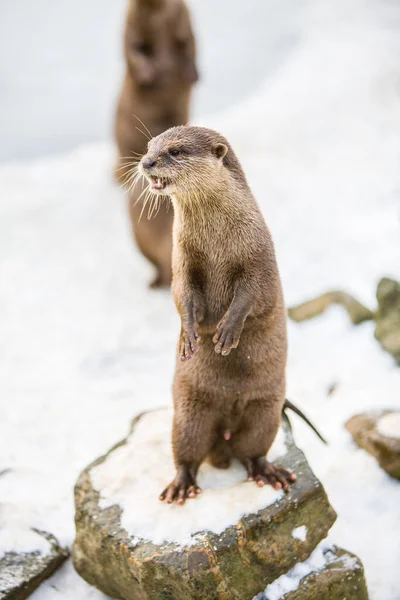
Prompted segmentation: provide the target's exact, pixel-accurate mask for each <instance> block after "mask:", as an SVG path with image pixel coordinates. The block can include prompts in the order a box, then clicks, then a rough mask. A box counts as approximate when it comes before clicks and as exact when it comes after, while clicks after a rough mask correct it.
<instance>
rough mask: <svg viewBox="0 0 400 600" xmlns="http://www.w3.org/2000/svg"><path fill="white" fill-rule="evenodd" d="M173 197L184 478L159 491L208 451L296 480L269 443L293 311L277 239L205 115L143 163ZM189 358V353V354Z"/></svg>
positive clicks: (177, 490)
mask: <svg viewBox="0 0 400 600" xmlns="http://www.w3.org/2000/svg"><path fill="white" fill-rule="evenodd" d="M139 171H140V172H141V173H142V174H143V175H145V177H146V179H147V181H148V182H149V186H150V187H151V189H152V190H153V191H154V193H155V194H164V193H165V194H169V195H170V197H171V199H172V202H173V204H174V215H175V216H174V228H173V259H172V264H173V281H172V291H173V295H174V300H175V304H176V306H177V309H178V312H179V314H180V317H181V334H180V340H179V344H178V352H177V363H176V370H175V379H174V386H173V396H174V422H173V432H172V445H173V452H174V460H175V466H176V470H177V472H176V476H175V479H174V480H173V481H172V482H171V483H170V485H169V486H168V487H167V488H166V489H165V490H164V491H163V492H162V494H161V496H160V498H161V500H167V502H174V501H177V502H178V503H179V504H183V503H184V502H185V500H186V499H187V498H194V497H195V496H196V495H197V494H198V493H199V491H200V489H199V487H198V485H197V480H196V475H197V471H198V468H199V466H200V465H201V463H202V462H203V461H204V460H205V459H206V457H207V456H209V457H210V459H211V461H212V463H213V464H214V465H215V466H217V467H220V468H226V467H228V466H229V463H230V460H231V458H237V459H239V460H240V461H241V462H242V463H243V464H244V465H245V467H246V469H247V476H248V479H249V480H252V481H255V482H256V483H257V485H259V486H263V485H265V484H271V485H272V486H273V487H274V488H275V489H282V488H283V489H284V490H287V489H288V488H289V485H290V484H291V483H293V481H294V480H295V475H294V474H292V473H289V472H288V471H286V470H285V469H283V468H281V467H278V466H276V465H274V464H272V463H270V462H269V461H268V460H267V458H266V454H267V452H268V451H269V449H270V447H271V445H272V442H273V440H274V438H275V436H276V434H277V431H278V428H279V424H280V422H281V415H282V409H283V408H284V404H285V367H286V350H287V338H286V311H285V305H284V300H283V294H282V288H281V282H280V277H279V271H278V266H277V263H276V258H275V250H274V245H273V242H272V239H271V235H270V232H269V230H268V228H267V226H266V224H265V221H264V218H263V216H262V214H261V211H260V209H259V207H258V206H257V203H256V201H255V199H254V197H253V195H252V193H251V191H250V188H249V186H248V184H247V181H246V177H245V174H244V172H243V170H242V167H241V165H240V163H239V161H238V159H237V157H236V155H235V153H234V152H233V150H232V148H231V146H230V145H229V143H228V142H227V140H226V139H225V138H224V137H222V136H221V135H219V134H218V133H216V132H215V131H212V130H210V129H205V128H202V127H189V126H186V127H174V128H172V129H169V130H168V131H166V132H164V133H162V134H161V135H159V136H158V137H156V138H154V139H152V140H151V141H150V143H149V146H148V154H147V155H146V156H144V157H143V158H142V160H141V163H140V165H139ZM189 359H191V360H189Z"/></svg>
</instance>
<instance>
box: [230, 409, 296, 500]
mask: <svg viewBox="0 0 400 600" xmlns="http://www.w3.org/2000/svg"><path fill="white" fill-rule="evenodd" d="M281 411H282V402H281V401H280V399H279V398H274V397H269V398H267V399H262V400H252V401H250V402H249V404H248V405H247V407H246V409H245V412H244V414H243V417H242V420H241V427H240V429H239V430H238V431H237V432H235V433H233V435H232V452H233V455H234V456H235V457H236V458H238V459H239V460H240V461H241V462H242V463H243V464H244V466H245V467H246V469H247V475H248V480H249V481H255V482H256V483H257V485H258V486H260V487H262V486H264V485H265V484H267V483H268V484H270V485H272V487H274V488H275V489H276V490H279V489H282V488H283V489H284V490H285V491H287V490H288V489H289V485H290V484H291V483H293V482H294V481H295V480H296V475H295V474H294V473H290V472H289V471H287V470H286V469H283V468H282V467H278V466H276V465H274V464H272V463H270V462H269V461H268V460H267V458H266V455H267V453H268V451H269V449H270V448H271V446H272V443H273V441H274V439H275V436H276V434H277V432H278V429H279V425H280V422H281Z"/></svg>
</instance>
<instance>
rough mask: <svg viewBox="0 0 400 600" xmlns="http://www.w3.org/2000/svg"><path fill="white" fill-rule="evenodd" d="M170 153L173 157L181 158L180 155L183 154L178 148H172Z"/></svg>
mask: <svg viewBox="0 0 400 600" xmlns="http://www.w3.org/2000/svg"><path fill="white" fill-rule="evenodd" d="M169 153H170V155H171V156H179V155H180V154H182V151H181V150H178V149H177V148H172V149H171V150H170V151H169Z"/></svg>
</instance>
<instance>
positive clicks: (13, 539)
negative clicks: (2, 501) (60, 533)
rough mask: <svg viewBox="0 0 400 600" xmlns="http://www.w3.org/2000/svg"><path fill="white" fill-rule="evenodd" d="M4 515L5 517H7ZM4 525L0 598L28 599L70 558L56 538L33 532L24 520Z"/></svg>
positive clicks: (0, 533) (0, 532) (0, 529)
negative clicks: (17, 524)
mask: <svg viewBox="0 0 400 600" xmlns="http://www.w3.org/2000/svg"><path fill="white" fill-rule="evenodd" d="M3 516H4V514H3ZM10 525H11V527H9V524H8V523H7V521H6V522H4V521H3V522H2V523H0V599H1V600H16V599H18V600H24V599H25V598H27V597H28V596H29V595H30V594H31V593H32V592H33V591H34V590H35V589H36V588H37V587H38V586H39V585H40V584H41V583H42V582H43V581H44V580H45V579H47V578H48V577H49V576H50V575H51V574H52V573H53V572H54V571H56V570H57V569H58V567H59V566H60V565H61V564H62V563H63V562H64V560H65V559H66V558H67V556H68V552H67V551H66V550H65V549H64V548H61V546H60V545H59V543H58V541H57V540H56V538H55V537H54V536H52V535H51V534H49V533H46V532H43V531H41V532H39V531H32V530H31V529H30V528H29V527H27V526H26V523H24V522H23V521H20V522H19V528H18V529H17V528H15V520H14V521H11V523H10Z"/></svg>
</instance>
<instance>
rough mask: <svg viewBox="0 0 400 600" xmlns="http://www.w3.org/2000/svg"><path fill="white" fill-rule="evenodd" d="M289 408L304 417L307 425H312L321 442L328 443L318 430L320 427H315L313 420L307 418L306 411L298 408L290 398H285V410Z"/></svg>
mask: <svg viewBox="0 0 400 600" xmlns="http://www.w3.org/2000/svg"><path fill="white" fill-rule="evenodd" d="M287 408H289V409H290V410H292V411H293V412H294V413H296V415H298V416H299V417H301V418H302V419H303V421H304V422H305V423H307V425H308V426H309V427H311V429H312V430H313V431H314V433H316V435H317V436H318V437H319V439H320V440H321V442H323V443H324V444H327V443H328V442H327V441H326V440H325V439H324V438H323V437H322V435H321V434H320V432H319V431H318V429H317V428H316V427H314V425H313V424H312V423H311V421H310V420H309V419H307V417H306V416H305V414H304V413H302V412H301V410H300V409H299V408H297V406H295V405H294V404H292V402H290V400H288V399H287V398H286V399H285V404H284V405H283V410H284V411H285V410H286V409H287Z"/></svg>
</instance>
